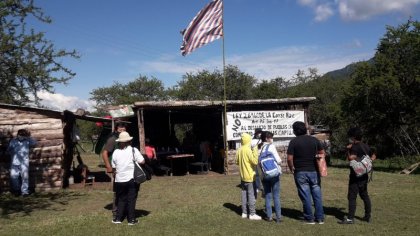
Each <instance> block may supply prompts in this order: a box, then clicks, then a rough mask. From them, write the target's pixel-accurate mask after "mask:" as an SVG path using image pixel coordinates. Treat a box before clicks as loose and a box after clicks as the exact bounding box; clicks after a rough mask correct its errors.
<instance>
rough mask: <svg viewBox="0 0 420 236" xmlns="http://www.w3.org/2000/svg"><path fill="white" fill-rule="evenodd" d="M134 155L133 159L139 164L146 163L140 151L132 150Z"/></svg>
mask: <svg viewBox="0 0 420 236" xmlns="http://www.w3.org/2000/svg"><path fill="white" fill-rule="evenodd" d="M134 155H135V159H136V161H137V162H138V163H139V164H144V163H146V160H145V159H144V157H143V155H141V153H140V151H139V150H138V149H137V148H134Z"/></svg>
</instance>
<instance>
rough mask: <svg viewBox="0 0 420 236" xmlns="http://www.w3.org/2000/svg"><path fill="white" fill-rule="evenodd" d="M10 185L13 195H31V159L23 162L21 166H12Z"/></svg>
mask: <svg viewBox="0 0 420 236" xmlns="http://www.w3.org/2000/svg"><path fill="white" fill-rule="evenodd" d="M19 177H20V178H21V180H22V183H21V182H20V180H19ZM10 184H11V190H12V192H13V193H20V194H22V195H24V194H29V159H27V160H25V161H23V163H22V164H20V165H11V167H10Z"/></svg>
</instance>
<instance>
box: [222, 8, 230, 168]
mask: <svg viewBox="0 0 420 236" xmlns="http://www.w3.org/2000/svg"><path fill="white" fill-rule="evenodd" d="M221 1H222V25H223V37H222V55H223V109H224V111H223V120H224V122H223V133H224V135H223V142H224V146H225V174H227V175H228V174H229V166H228V149H229V145H228V142H227V130H226V126H227V109H226V105H227V104H226V65H225V61H226V60H225V9H224V8H225V4H224V3H223V0H221Z"/></svg>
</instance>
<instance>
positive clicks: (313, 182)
mask: <svg viewBox="0 0 420 236" xmlns="http://www.w3.org/2000/svg"><path fill="white" fill-rule="evenodd" d="M295 184H296V187H297V190H298V194H299V198H300V200H301V201H302V204H303V217H304V218H305V220H314V215H312V200H313V202H314V205H315V220H324V209H323V206H322V191H321V178H320V176H319V175H318V173H317V172H316V171H299V172H295Z"/></svg>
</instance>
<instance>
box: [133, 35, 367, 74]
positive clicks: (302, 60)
mask: <svg viewBox="0 0 420 236" xmlns="http://www.w3.org/2000/svg"><path fill="white" fill-rule="evenodd" d="M358 45H359V46H360V41H358V40H355V41H352V42H349V43H348V44H345V45H341V46H340V48H341V50H337V48H324V47H315V46H306V47H287V48H286V47H283V48H272V49H269V50H267V51H263V52H258V53H251V54H240V55H233V56H227V58H226V64H230V65H235V66H238V67H239V69H240V70H241V71H244V72H246V73H248V74H250V75H253V76H255V77H256V78H258V79H273V78H276V77H283V78H285V79H290V78H292V76H293V75H295V74H296V72H297V71H298V70H299V69H300V70H306V69H308V68H309V67H312V68H317V69H318V71H319V73H320V74H323V73H326V72H329V71H332V70H337V69H341V68H343V67H345V66H347V65H348V64H350V63H353V62H358V61H362V60H368V59H370V58H371V57H372V56H373V52H372V54H369V53H348V51H347V50H346V49H350V50H352V49H354V48H355V47H357V46H358ZM337 52H340V53H337ZM132 66H135V67H137V69H139V68H141V70H142V71H144V72H147V73H151V74H157V73H162V74H167V73H173V74H177V75H178V76H180V75H183V74H185V73H187V72H197V71H200V70H203V69H207V70H209V71H213V70H214V69H220V67H221V61H220V58H211V59H208V60H206V61H202V62H200V63H196V64H195V65H192V64H189V63H184V62H183V61H181V62H180V61H175V60H167V59H165V60H155V61H148V62H144V63H141V62H137V63H135V64H132ZM133 70H136V69H133ZM137 71H138V70H137ZM172 77H174V76H172Z"/></svg>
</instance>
